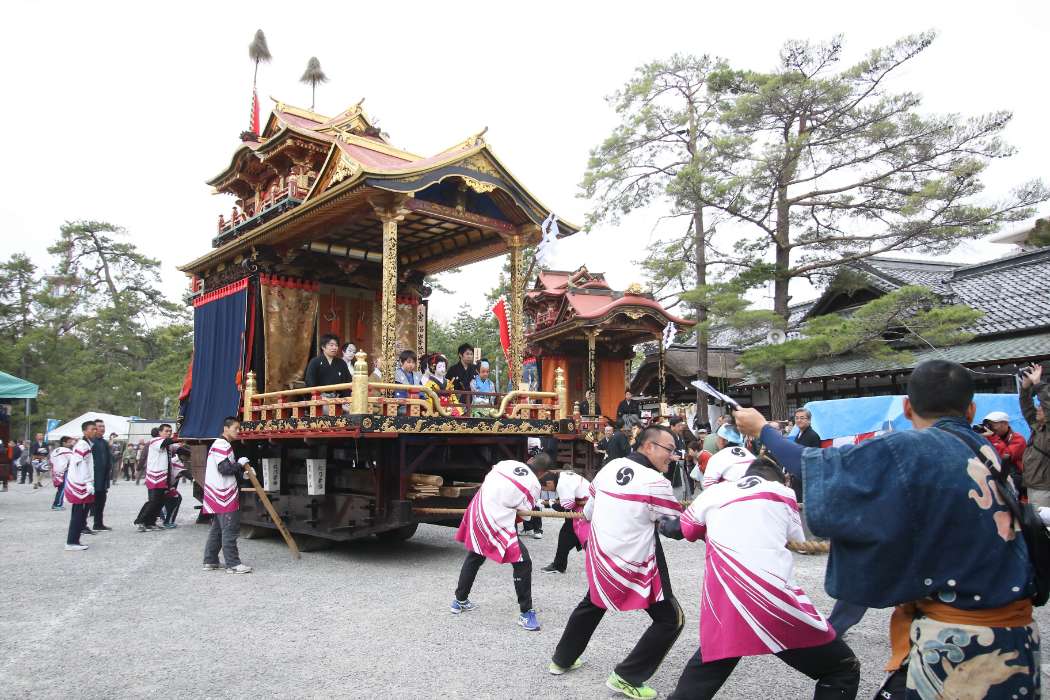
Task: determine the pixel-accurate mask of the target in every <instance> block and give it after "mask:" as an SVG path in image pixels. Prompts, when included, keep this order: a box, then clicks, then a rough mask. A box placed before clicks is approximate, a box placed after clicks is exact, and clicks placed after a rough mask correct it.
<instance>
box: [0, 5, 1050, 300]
mask: <svg viewBox="0 0 1050 700" xmlns="http://www.w3.org/2000/svg"><path fill="white" fill-rule="evenodd" d="M258 28H262V29H263V30H264V31H265V32H266V35H267V38H268V40H269V45H270V50H271V52H272V53H273V57H274V58H273V62H272V63H270V64H268V65H263V66H262V67H261V68H260V71H259V87H260V90H259V91H260V97H261V99H262V102H263V105H262V106H263V119H265V117H266V114H267V109H268V107H269V106H270V105H271V104H272V103H271V102H270V101H269V100H268V99H267V96H270V95H272V96H274V97H276V98H279V99H281V100H283V101H285V102H288V103H290V104H297V105H302V106H306V107H308V106H309V101H310V89H309V87H308V86H304V85H302V84H300V83H299V82H298V78H299V76H300V75H301V73H302V71H303V69H304V67H305V65H306V62H307V59H308V58H309V57H310V56H314V55H315V56H317V57H318V58H319V59H320V61H321V65H322V67H323V69H324V70H325V72H326V73H327V74H328V76H329V78H330V82H329V83H327V84H324V85H321V86H319V87H318V91H317V111H319V112H321V113H323V114H326V115H334V114H336V113H338V112H340V111H341V110H343V109H345V108H346V107H348V106H349V105H351V104H354V103H356V102H357V101H358V100H359V99H361V98H362V97H365V98H366V101H365V105H364V106H365V110H366V112H367V113H368V114H369V115H370V116H371V117H372V118H373V119H375V120H378V122H379V125H380V126H381V127H382V128H383V129H384V130H385V131H387V132H389V134H390V136H391V140H392V142H393V143H394V144H395V145H398V146H400V147H402V148H405V149H407V150H410V151H413V152H416V153H419V154H421V155H430V154H432V153H435V152H437V151H440V150H442V149H444V148H446V147H448V146H450V145H452V144H454V143H456V142H458V141H460V140H462V139H463V138H465V137H467V136H469V135H470V134H473V133H476V132H477V131H479V130H480V129H482V128H483V127H486V126H487V127H489V131H488V134H487V135H486V138H487V140H488V142H489V144H490V145H491V146H492V147H493V148H494V149H495V151H496V152H497V153H498V154H499V156H500V158H501V159H502V160H503V161H504V163H505V164H506V165H507V166H508V167H509V168H510V169H511V170H512V171H513V172H514V174H515V175H516V176H517V177H518V178H519V179H520V180H521V181H522V182H523V183H524V184H525V185H526V186H527V187H528V188H529V189H530V190H531V191H532V192H533V193H534V194H535V195H536V196H537V197H539V198H540V199H541V201H543V202H544V203H545V204H546V205H548V206H549V207H551V208H552V209H553V210H554V211H555V212H557V213H558V215H559V216H560V217H561V218H564V219H568V220H570V221H574V222H581V221H582V220H583V216H584V213H585V212H586V211H587V206H588V204H587V202H586V201H584V200H581V199H579V198H577V196H576V195H577V192H578V188H577V185H578V183H579V181H580V179H581V176H582V174H583V171H584V167H585V165H586V162H587V155H588V151H589V150H590V149H591V148H592V147H593V146H595V145H596V144H597V143H599V142H600V141H601V140H602V139H603V138H604V137H605V136H606V135H607V133H608V132H609V130H610V129H611V128H612V126H613V125H614V123H615V115H614V114H613V113H612V111H611V110H610V109H609V107H608V106H607V104H606V102H605V100H604V97H605V96H606V95H608V94H610V93H612V92H613V91H614V90H616V89H617V88H618V87H619V86H620V85H622V83H623V82H625V81H626V80H627V79H628V78H629V77H630V75H631V72H632V70H633V69H634V68H635V67H636V66H639V65H641V64H643V63H645V62H647V61H650V60H653V59H657V58H662V57H666V56H669V55H670V54H672V53H674V52H689V53H696V54H702V53H709V54H712V55H720V56H724V57H726V58H728V59H729V60H730V61H731V62H732V63H733V64H735V65H737V66H739V67H747V68H753V69H758V70H762V69H771V68H773V67H774V65H775V62H776V58H777V52H778V49H779V48H780V46H781V44H782V43H783V41H784V40H786V39H789V38H810V39H815V40H821V39H827V38H829V37H830V36H832V35H833V34H836V33H842V34H844V35H845V37H846V48H847V56H846V58H847V61H852V60H853V59H855V58H858V57H860V56H861V55H862V54H863V53H864V52H865V51H866V50H867V49H870V48H873V47H875V46H880V45H884V44H887V43H890V42H892V41H893V40H894V39H896V38H898V37H900V36H902V35H905V34H909V33H913V32H919V31H923V30H927V29H931V28H932V29H936V30H937V31H938V32H939V37H938V39H937V41H936V42H935V43H934V45H933V46H932V47H931V48H930V49H928V50H927V51H926V52H925V53H924V54H923V55H922V56H921V57H920V58H919V59H918V60H916V61H914V62H912V65H911V67H910V68H908V69H907V70H906V71H905V72H904V73H902V77H901V79H900V80H899V81H898V82H897V86H899V88H900V89H910V90H914V91H918V92H921V93H922V94H924V95H925V106H926V108H927V110H929V111H936V112H958V113H963V114H977V113H980V112H985V111H991V110H996V109H1008V110H1012V111H1013V112H1014V114H1015V118H1014V121H1013V123H1012V124H1011V125H1010V127H1009V129H1008V131H1007V133H1006V137H1007V139H1008V140H1009V141H1010V142H1011V143H1012V144H1013V145H1015V146H1016V147H1017V148H1018V151H1019V152H1018V154H1017V155H1016V156H1015V157H1013V158H1011V159H1009V160H1007V161H1003V162H998V163H995V164H994V165H993V166H992V168H991V169H990V171H989V173H988V177H987V183H988V185H989V194H990V195H996V194H1002V193H1005V192H1006V191H1007V190H1008V189H1009V188H1010V187H1011V186H1013V185H1015V184H1018V183H1019V182H1021V181H1022V180H1026V179H1029V178H1031V177H1038V176H1044V175H1047V174H1048V173H1047V164H1048V163H1050V140H1048V139H1047V115H1048V114H1050V109H1048V108H1050V105H1048V95H1050V92H1048V91H1047V89H1046V79H1047V74H1048V71H1047V69H1048V65H1047V58H1046V56H1047V54H1046V47H1047V45H1048V40H1050V3H1046V2H1042V1H1036V0H1033V1H1031V2H1021V1H1000V2H996V3H992V4H989V3H987V2H958V1H957V2H932V1H926V2H916V1H915V0H909V1H907V2H897V1H886V0H884V1H883V2H880V3H843V2H841V1H839V2H821V1H816V0H810V2H807V3H784V2H779V1H778V2H755V1H752V2H746V3H718V4H715V3H709V2H691V3H659V2H649V3H642V4H639V3H636V2H632V3H613V2H602V3H580V2H577V3H574V2H564V0H563V1H562V2H536V1H533V2H519V3H497V2H486V3H454V2H441V3H434V2H427V3H422V2H419V3H417V2H387V3H357V2H354V3H347V2H342V3H331V4H328V3H324V2H310V3H295V2H287V0H286V1H284V2H275V3H269V2H251V3H239V2H209V3H195V2H183V3H177V4H172V3H165V4H158V3H144V2H136V3H109V2H101V1H95V2H68V3H60V2H47V3H44V2H14V3H11V2H8V3H7V4H6V5H5V11H4V22H3V24H2V26H0V65H2V66H3V69H2V73H0V80H2V82H3V90H4V95H3V104H4V108H3V109H2V110H0V126H2V127H3V133H4V134H5V136H6V143H5V144H4V156H3V161H4V167H3V168H2V169H0V192H3V196H2V197H0V241H2V243H3V249H2V251H0V253H2V254H3V255H4V256H5V257H6V256H8V255H10V254H11V253H13V252H17V251H25V252H26V253H28V254H30V255H31V256H32V257H33V258H34V259H37V260H38V261H41V262H43V261H44V260H45V258H46V251H45V249H46V247H47V245H48V244H49V243H50V242H52V241H53V240H54V238H55V236H56V235H57V231H58V227H59V226H60V225H61V224H62V222H63V221H66V220H73V219H100V220H105V221H109V222H112V223H115V224H119V225H121V226H124V227H125V228H127V230H128V231H129V233H130V236H131V239H132V240H133V241H134V242H135V243H136V244H138V245H139V246H140V247H141V248H142V249H143V250H144V251H145V252H147V253H148V254H150V255H152V256H155V257H158V258H160V259H162V260H163V262H164V265H163V283H164V287H165V289H166V290H167V291H168V292H169V294H170V295H171V296H176V295H179V294H181V292H182V290H183V289H184V288H185V286H186V280H185V278H184V277H183V276H182V274H181V273H179V272H178V271H177V270H176V269H175V268H176V265H178V264H182V263H185V262H188V261H189V260H191V259H193V258H195V257H197V256H198V255H200V254H202V253H204V252H206V251H207V250H208V249H209V247H210V240H211V238H212V236H214V235H215V220H216V217H217V215H218V213H220V212H224V213H225V212H228V211H229V208H230V203H231V202H230V198H229V197H228V196H218V197H217V196H213V195H212V194H211V193H210V192H211V188H210V187H208V186H207V185H205V184H204V182H205V180H207V179H209V178H210V177H212V176H214V175H216V174H217V173H219V172H221V171H222V170H223V169H224V168H225V167H226V165H227V164H228V163H229V159H230V156H231V154H232V152H233V149H234V148H235V147H236V146H237V144H238V138H237V137H238V134H239V133H240V131H242V130H243V129H245V128H246V127H247V126H248V114H249V104H250V95H251V74H252V64H251V62H250V61H249V59H248V57H247V45H248V43H249V42H250V41H251V38H252V35H253V34H254V32H255V30H256V29H258ZM1046 212H1047V210H1046V209H1044V210H1043V212H1042V213H1043V214H1044V215H1045V214H1046ZM660 213H661V211H660V210H659V208H654V209H652V210H648V211H646V212H643V213H639V214H638V215H636V216H632V217H631V218H630V219H628V220H626V221H624V222H623V223H622V224H621V225H620V226H618V227H615V228H614V227H604V228H602V229H600V230H596V231H595V232H593V233H592V234H590V235H589V236H587V237H585V236H583V235H580V236H575V237H573V238H571V239H568V240H567V241H565V242H564V243H563V244H562V245H561V246H560V247H559V249H558V251H557V254H556V257H555V267H560V268H565V269H573V268H575V267H577V266H579V265H581V264H586V265H587V266H588V268H589V269H591V270H592V271H605V272H606V273H607V274H608V276H609V279H610V281H611V282H612V284H613V285H614V286H615V287H617V288H621V289H622V288H623V287H625V286H626V285H627V284H629V283H631V282H633V281H642V280H641V276H640V274H639V273H638V271H637V269H636V266H635V265H633V264H632V261H633V260H637V259H638V258H640V257H642V256H643V255H644V249H645V247H646V246H647V245H648V244H649V243H650V242H651V241H652V240H654V239H655V238H656V237H658V236H660V235H666V234H667V233H669V232H670V231H669V230H667V229H664V230H661V228H660V227H659V226H658V225H657V223H656V221H657V218H658V217H659V215H660ZM1009 252H1011V248H1010V247H1008V246H1002V245H991V244H971V245H969V246H965V247H964V248H963V249H962V250H960V251H957V252H956V254H955V257H957V258H960V259H966V260H974V261H976V260H978V259H983V258H989V257H997V256H1000V255H1004V254H1007V253H1009ZM498 269H499V263H498V261H488V262H485V263H478V264H476V265H473V266H471V267H469V268H466V269H465V270H464V272H463V273H462V274H460V275H458V276H454V277H448V278H446V279H445V280H444V283H445V284H446V285H447V286H449V287H450V288H452V289H453V290H454V294H453V295H452V297H451V298H450V297H448V296H446V295H444V294H435V297H434V302H433V303H432V305H431V313H432V315H433V316H436V317H438V318H442V319H447V318H449V317H450V316H451V315H452V314H454V312H455V311H456V309H458V307H459V306H460V304H461V303H464V302H467V303H471V304H473V305H474V307H475V309H480V308H481V300H482V299H483V295H484V292H485V291H486V290H488V289H489V288H490V287H492V286H494V285H495V280H496V277H495V276H496V274H497V271H498ZM793 293H795V297H796V300H799V299H801V298H802V297H804V296H805V294H806V291H805V290H801V289H800V290H793Z"/></svg>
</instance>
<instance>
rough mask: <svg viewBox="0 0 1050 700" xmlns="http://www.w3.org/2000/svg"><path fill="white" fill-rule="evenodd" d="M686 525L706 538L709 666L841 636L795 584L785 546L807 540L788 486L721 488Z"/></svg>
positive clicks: (707, 495) (703, 602)
mask: <svg viewBox="0 0 1050 700" xmlns="http://www.w3.org/2000/svg"><path fill="white" fill-rule="evenodd" d="M712 459H713V458H712ZM681 523H682V534H683V535H684V536H685V538H686V539H687V540H689V541H691V542H692V541H695V540H697V539H706V541H707V547H706V552H705V567H704V583H703V591H702V594H701V596H700V648H701V649H702V650H703V656H704V661H715V660H718V659H725V658H733V657H738V656H753V655H758V654H775V653H777V652H781V651H784V650H785V649H802V648H806V647H814V646H820V645H822V644H827V643H828V642H830V641H832V640H833V639H834V638H835V631H834V630H833V629H831V627H830V626H829V625H828V623H827V621H826V620H825V619H824V617H823V616H822V615H821V614H820V612H819V611H818V610H817V609H816V608H815V607H814V606H813V603H812V602H810V600H809V597H808V596H806V593H805V591H803V590H802V589H801V588H799V587H798V586H797V585H796V584H795V581H794V575H793V569H794V559H793V557H792V554H791V552H790V551H789V550H788V549H787V548H786V546H785V545H787V543H788V542H789V541H801V540H804V539H805V535H804V534H803V532H802V522H801V519H800V517H799V510H798V503H797V502H796V500H795V492H794V491H792V490H791V489H790V488H788V487H787V486H785V485H784V484H781V483H779V482H776V481H766V480H765V479H763V478H761V477H758V476H745V477H743V478H741V479H739V480H737V481H735V482H723V483H721V484H716V485H714V486H712V487H711V488H708V489H704V491H703V493H701V494H700V495H699V496H698V497H697V499H696V500H695V501H693V503H692V504H691V505H690V506H689V508H688V509H687V510H686V511H685V513H684V514H683V515H682V519H681Z"/></svg>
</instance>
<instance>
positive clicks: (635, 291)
mask: <svg viewBox="0 0 1050 700" xmlns="http://www.w3.org/2000/svg"><path fill="white" fill-rule="evenodd" d="M623 293H624V295H629V296H635V297H640V296H642V295H643V294H645V290H643V289H642V285H640V284H638V283H637V282H631V283H630V284H629V285H627V289H625V290H623Z"/></svg>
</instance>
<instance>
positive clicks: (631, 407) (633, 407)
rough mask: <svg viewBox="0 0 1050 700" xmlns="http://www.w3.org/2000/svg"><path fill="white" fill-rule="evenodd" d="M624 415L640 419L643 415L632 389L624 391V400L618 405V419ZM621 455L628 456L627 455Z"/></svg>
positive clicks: (621, 418)
mask: <svg viewBox="0 0 1050 700" xmlns="http://www.w3.org/2000/svg"><path fill="white" fill-rule="evenodd" d="M624 416H634V417H635V418H638V419H641V417H642V407H641V406H639V405H638V402H637V401H635V400H634V395H633V394H632V393H631V392H630V390H627V391H625V392H623V401H621V402H620V405H619V406H617V407H616V420H623V417H624ZM621 456H623V457H626V456H627V455H621Z"/></svg>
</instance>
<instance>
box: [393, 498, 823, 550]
mask: <svg viewBox="0 0 1050 700" xmlns="http://www.w3.org/2000/svg"><path fill="white" fill-rule="evenodd" d="M412 512H413V513H415V514H416V515H463V514H464V513H466V512H467V509H466V508H413V509H412ZM518 515H519V516H521V517H523V518H560V519H562V520H579V519H580V518H582V517H583V513H569V512H565V511H557V510H519V511H518ZM787 548H788V549H790V550H791V551H792V552H797V553H798V554H827V553H828V552H830V551H831V544H830V543H829V542H827V541H820V540H806V541H805V542H788V543H787Z"/></svg>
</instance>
